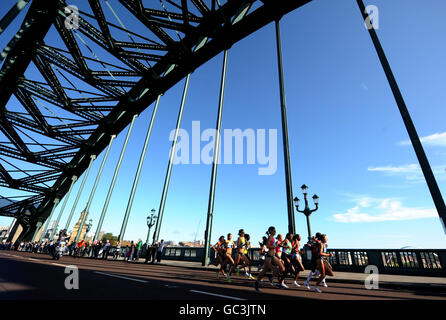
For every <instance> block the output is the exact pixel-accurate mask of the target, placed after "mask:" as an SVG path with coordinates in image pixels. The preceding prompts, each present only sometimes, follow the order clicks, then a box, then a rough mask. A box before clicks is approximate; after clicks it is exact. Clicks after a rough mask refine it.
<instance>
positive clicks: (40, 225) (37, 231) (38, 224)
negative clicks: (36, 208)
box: [31, 221, 43, 242]
mask: <svg viewBox="0 0 446 320" xmlns="http://www.w3.org/2000/svg"><path fill="white" fill-rule="evenodd" d="M40 227H42V222H41V221H38V222H37V223H36V230H35V231H34V234H33V237H32V239H31V242H34V240H35V239H36V237H37V234H38V233H39V230H40ZM42 233H43V230H42ZM39 242H40V239H39Z"/></svg>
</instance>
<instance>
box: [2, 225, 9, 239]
mask: <svg viewBox="0 0 446 320" xmlns="http://www.w3.org/2000/svg"><path fill="white" fill-rule="evenodd" d="M8 231H9V226H0V241H2V240H6V236H7V235H8Z"/></svg>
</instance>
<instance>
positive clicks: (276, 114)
mask: <svg viewBox="0 0 446 320" xmlns="http://www.w3.org/2000/svg"><path fill="white" fill-rule="evenodd" d="M6 2H7V1H5V2H2V4H1V5H0V7H1V12H2V13H3V12H5V11H6V10H7V9H8V8H9V4H8V5H7V6H6V4H5V3H6ZM9 2H11V3H12V2H14V1H9ZM115 2H116V1H110V3H112V4H113V5H115ZM366 4H374V5H376V6H378V8H379V13H380V29H379V30H378V36H379V37H380V40H381V42H382V45H383V47H384V50H385V52H386V54H387V57H388V59H389V61H390V64H391V66H392V69H393V71H394V74H395V76H396V79H397V81H398V84H399V86H400V89H401V91H402V93H403V96H404V98H405V100H406V104H407V106H408V109H409V111H410V113H411V115H412V119H413V121H414V123H415V126H416V128H417V130H418V133H419V135H420V137H422V138H424V139H423V145H424V147H425V151H426V154H427V156H428V158H429V161H430V163H431V166H432V168H433V170H434V174H435V177H436V179H437V182H438V184H439V187H440V190H441V191H442V193H443V196H446V126H445V124H444V119H445V116H446V109H445V108H444V101H446V90H445V86H446V82H445V81H444V74H445V72H446V62H445V60H444V54H445V51H446V43H445V42H444V41H442V39H443V38H444V34H445V33H446V26H445V25H444V23H442V18H443V17H442V12H444V10H445V9H446V4H445V3H444V1H441V0H429V1H425V0H424V1H423V0H412V1H409V2H404V5H403V4H402V2H401V1H398V0H373V1H366ZM115 7H117V8H118V7H119V5H118V4H116V5H115ZM105 9H106V8H104V10H105ZM123 12H124V11H123ZM22 15H23V13H22ZM122 15H123V16H124V19H125V14H124V13H122ZM124 22H125V20H124ZM12 29H14V28H13V27H12ZM281 30H282V45H283V51H284V52H283V55H284V66H285V81H286V95H287V106H288V109H287V112H288V129H289V136H290V138H289V139H290V152H291V166H292V179H293V191H294V194H295V195H297V196H298V197H299V198H302V194H301V191H300V188H299V187H300V186H301V185H302V184H303V183H305V184H307V185H308V186H309V187H310V189H309V192H310V196H311V195H313V194H314V193H317V194H318V196H319V197H320V206H319V207H320V209H319V210H318V211H317V212H316V213H314V214H313V215H312V217H311V224H312V230H313V232H315V231H320V232H323V233H327V234H328V239H329V245H330V247H333V248H334V247H337V248H400V247H403V246H416V247H420V248H444V247H445V244H446V241H445V239H446V238H445V233H444V231H443V229H442V227H441V224H440V222H439V218H438V215H437V214H436V211H435V207H434V204H433V201H432V199H431V197H430V193H429V191H428V188H427V185H426V184H425V182H424V180H423V176H422V174H421V171H420V170H419V168H418V167H417V163H418V162H417V159H416V156H415V153H414V151H413V149H412V147H411V146H410V145H407V143H406V142H407V141H408V135H407V132H406V130H405V127H404V124H403V122H402V119H401V116H400V114H399V112H398V108H397V105H396V103H395V101H394V99H393V96H392V93H391V91H390V88H389V85H388V83H387V80H386V78H385V75H384V72H383V70H382V68H381V65H380V63H379V60H378V57H377V55H376V52H375V49H374V47H373V45H372V42H371V39H370V36H369V34H368V32H367V30H366V29H365V27H364V24H363V21H362V17H361V15H360V12H359V9H358V7H357V5H356V1H354V0H338V1H330V0H315V1H313V2H312V3H310V4H308V5H306V6H304V7H302V8H300V9H298V10H296V11H295V12H292V13H290V14H289V15H287V16H285V17H284V18H283V19H282V22H281ZM8 32H10V35H12V30H8ZM4 38H5V37H4V35H2V37H1V40H2V42H1V44H2V47H3V46H4V43H5V39H4ZM6 38H8V39H9V38H10V37H6ZM221 64H222V55H219V56H218V57H216V58H215V59H213V60H211V61H209V62H208V63H207V64H206V65H204V66H202V67H200V68H199V69H197V70H196V71H195V72H194V73H193V74H192V77H191V84H190V89H189V94H188V96H187V101H186V106H185V111H184V112H185V113H184V117H183V124H182V128H184V129H186V130H188V131H189V132H190V130H191V124H192V121H200V122H201V128H202V129H206V128H214V127H215V121H216V116H217V104H218V92H219V82H220V72H221ZM183 86H184V81H183V82H180V83H179V84H178V85H177V86H175V87H173V88H172V89H171V90H170V91H169V92H167V93H166V95H165V96H164V97H163V98H162V100H161V104H160V108H159V111H158V115H157V120H156V123H155V126H154V128H153V132H152V137H151V140H150V144H149V150H148V153H147V156H146V161H145V164H144V167H143V171H142V175H141V179H140V182H139V185H138V190H137V193H136V197H135V201H134V204H133V209H132V211H131V215H130V220H129V223H128V227H127V231H126V236H125V238H126V239H138V238H142V239H145V238H146V234H147V226H146V222H145V218H146V216H147V214H148V213H149V212H150V209H152V208H155V209H156V210H158V207H159V202H160V198H161V192H162V187H163V182H164V176H165V172H166V168H167V162H168V157H169V149H170V146H171V142H170V141H169V139H168V138H169V133H170V131H171V130H172V129H174V127H175V124H176V118H177V112H178V108H179V104H180V100H181V93H182V89H183ZM151 112H152V107H150V108H148V109H147V110H146V111H145V112H143V113H142V114H141V115H140V116H139V117H138V119H137V120H136V124H135V127H134V131H133V133H132V137H131V141H130V143H129V146H128V149H127V152H126V155H125V158H124V163H123V165H122V168H121V171H120V174H119V177H118V181H117V184H116V187H115V191H114V193H113V197H112V201H111V203H110V206H109V210H108V213H107V217H106V219H105V222H104V225H103V229H104V230H105V231H106V232H113V233H114V234H118V233H119V230H120V226H121V223H122V219H123V215H124V212H125V208H126V205H127V200H128V196H129V194H130V189H131V185H132V181H133V177H134V174H135V170H136V166H137V163H138V159H139V155H140V152H141V148H142V143H143V140H144V136H145V132H146V130H147V126H148V123H149V120H150V117H151ZM223 128H226V129H236V128H240V129H242V130H244V129H247V128H253V129H277V130H278V140H277V141H278V159H277V164H278V168H277V171H276V173H275V174H274V175H271V176H259V175H258V171H257V169H258V166H257V165H225V164H222V165H220V166H219V168H218V177H217V187H216V197H215V209H214V224H213V234H212V238H213V241H216V239H217V238H218V237H219V236H220V235H223V234H224V235H226V234H227V233H228V232H231V233H233V234H234V235H235V234H236V233H237V231H238V229H240V228H244V229H245V230H246V232H247V233H249V234H251V238H252V242H253V243H256V242H257V241H258V240H260V239H261V237H262V235H263V234H264V232H265V231H266V229H267V228H268V226H270V225H275V226H276V228H277V229H278V231H279V232H280V233H286V232H287V209H286V196H285V177H284V168H283V157H282V153H281V150H282V145H281V142H282V137H281V122H280V100H279V87H278V73H277V60H276V47H275V30H274V25H273V24H270V25H268V26H266V27H265V28H264V29H262V30H259V31H258V32H257V33H255V34H253V35H251V36H249V37H248V38H246V39H244V40H243V41H242V42H240V43H238V44H236V45H235V46H234V47H233V48H231V50H230V52H229V61H228V75H227V87H226V95H225V104H224V110H223ZM126 132H127V129H126V130H125V131H123V132H122V133H121V134H120V135H119V136H118V138H117V139H116V141H115V142H114V145H113V148H112V150H111V153H110V156H109V159H108V162H107V165H106V167H105V169H104V172H103V178H102V179H101V182H100V184H99V186H98V190H97V193H96V196H95V198H94V201H93V204H92V206H91V209H90V212H91V218H92V219H93V222H94V226H93V230H95V227H96V225H95V223H96V222H97V221H98V219H99V215H100V213H101V210H102V206H103V204H104V201H105V197H106V194H107V190H108V186H109V184H110V181H111V178H112V174H113V170H114V167H115V165H116V162H117V160H118V156H119V153H120V150H121V146H122V144H123V141H124V138H125V134H126ZM204 145H205V143H203V144H202V146H204ZM102 157H103V154H101V155H100V156H99V158H98V159H97V160H96V161H95V162H94V165H93V167H92V170H91V173H90V176H89V178H88V181H87V183H86V186H85V189H84V190H85V191H84V193H83V194H82V196H81V199H80V202H79V205H78V207H77V210H76V213H75V218H74V219H75V220H77V218H78V216H79V214H80V211H81V210H82V208H83V207H85V204H86V202H87V199H88V193H89V190H91V188H92V186H93V182H94V178H95V176H96V174H97V172H98V170H99V166H100V162H101V161H102ZM210 175H211V166H209V165H203V164H201V165H192V164H190V165H176V166H174V168H173V172H172V178H171V183H170V188H169V193H168V197H167V202H166V208H165V215H164V219H163V226H162V230H161V238H163V239H165V240H175V241H181V240H193V239H194V238H195V236H196V238H197V239H202V238H203V235H204V228H205V224H206V212H207V205H208V195H209V183H210ZM79 186H80V183H77V184H76V185H75V187H74V189H73V193H72V195H71V197H70V199H69V202H68V206H67V209H66V210H65V213H64V216H63V217H62V220H61V225H64V224H65V221H66V219H67V217H68V214H69V212H70V210H71V206H72V204H73V202H74V199H75V195H76V194H77V190H78V188H79ZM0 192H2V193H4V194H6V195H7V194H9V191H7V190H6V189H0ZM58 212H59V209H56V213H58ZM10 222H11V219H9V218H4V217H0V225H9V224H10ZM73 224H74V221H73V222H72V225H73ZM296 229H297V232H298V233H300V234H301V235H302V236H303V238H305V237H306V236H307V232H306V222H305V218H304V216H303V215H302V214H298V213H296ZM152 232H153V229H152Z"/></svg>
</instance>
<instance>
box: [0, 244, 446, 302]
mask: <svg viewBox="0 0 446 320" xmlns="http://www.w3.org/2000/svg"><path fill="white" fill-rule="evenodd" d="M66 266H76V267H77V268H78V270H79V289H70V290H68V289H66V287H65V282H66V281H67V282H69V281H68V280H69V279H68V280H67V277H70V276H72V274H71V273H65V271H66ZM267 282H268V281H267V280H266V279H265V285H264V287H263V288H262V289H261V292H256V291H255V290H254V281H253V280H249V279H246V278H245V277H243V276H240V277H235V276H234V277H233V282H232V283H231V284H229V283H227V282H226V281H224V280H222V279H217V277H216V273H215V272H214V271H210V270H202V269H193V268H186V267H176V266H170V265H169V266H168V265H162V264H161V265H146V264H140V263H131V262H123V261H104V260H93V259H85V258H72V257H67V256H64V257H62V259H61V260H59V261H54V260H52V259H51V257H49V256H47V255H42V254H32V253H24V252H12V251H0V300H8V299H51V300H60V299H63V300H65V299H119V300H122V299H145V300H146V299H147V300H215V299H222V300H231V301H242V300H263V299H268V300H271V299H274V300H276V299H280V300H283V299H294V300H296V299H298V300H308V299H311V300H315V299H316V300H317V299H322V300H412V299H427V300H446V292H440V291H438V290H433V289H428V288H426V289H425V290H421V289H404V290H396V289H383V288H380V289H377V290H367V289H365V288H364V286H363V285H360V284H351V283H349V284H347V283H339V282H336V283H334V282H333V283H330V280H329V279H328V281H327V282H328V284H329V287H328V288H321V289H322V290H323V293H316V292H313V291H309V290H307V289H306V288H305V287H303V286H302V287H300V288H291V286H290V289H279V288H272V287H271V286H270V285H269V283H267ZM300 282H302V281H300ZM288 283H291V281H290V280H289V281H288Z"/></svg>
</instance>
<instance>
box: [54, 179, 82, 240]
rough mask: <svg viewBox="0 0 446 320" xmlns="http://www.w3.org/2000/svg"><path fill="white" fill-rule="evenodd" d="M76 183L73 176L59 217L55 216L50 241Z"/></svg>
mask: <svg viewBox="0 0 446 320" xmlns="http://www.w3.org/2000/svg"><path fill="white" fill-rule="evenodd" d="M76 181H77V177H76V176H73V177H72V178H71V184H70V189H68V193H67V194H66V195H65V200H64V202H63V204H62V208H60V211H59V215H58V216H57V219H56V223H55V224H54V228H53V231H51V235H50V241H52V240H53V239H54V235H55V234H56V231H57V228H58V227H59V221H60V218H61V217H62V214H63V212H64V210H65V206H66V205H67V202H68V199H69V198H70V194H71V190H72V189H73V186H74V184H75V183H76Z"/></svg>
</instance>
